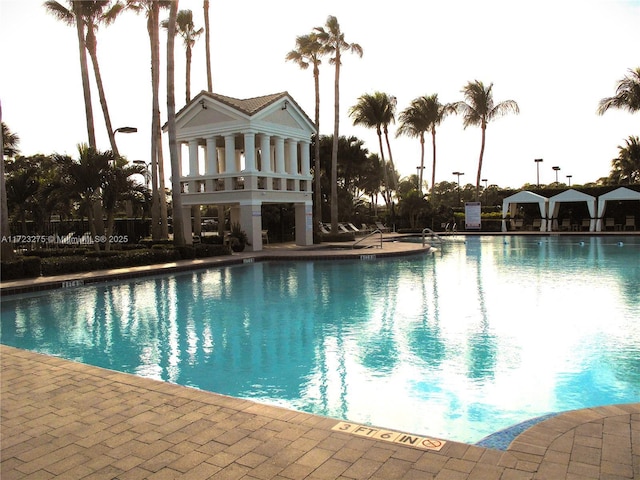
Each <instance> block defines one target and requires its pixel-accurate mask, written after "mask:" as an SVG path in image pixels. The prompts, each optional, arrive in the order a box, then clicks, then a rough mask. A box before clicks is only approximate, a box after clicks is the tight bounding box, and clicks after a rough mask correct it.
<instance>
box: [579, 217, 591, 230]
mask: <svg viewBox="0 0 640 480" xmlns="http://www.w3.org/2000/svg"><path fill="white" fill-rule="evenodd" d="M580 228H581V229H582V230H583V231H587V230H591V219H590V218H583V219H582V225H581V226H580Z"/></svg>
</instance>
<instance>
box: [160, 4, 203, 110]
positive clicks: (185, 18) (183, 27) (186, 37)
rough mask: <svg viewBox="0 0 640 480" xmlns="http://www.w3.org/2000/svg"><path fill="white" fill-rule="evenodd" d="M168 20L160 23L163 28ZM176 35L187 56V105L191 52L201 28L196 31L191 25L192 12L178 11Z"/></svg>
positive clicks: (186, 101) (200, 33)
mask: <svg viewBox="0 0 640 480" xmlns="http://www.w3.org/2000/svg"><path fill="white" fill-rule="evenodd" d="M167 22H168V20H163V21H162V26H163V27H164V28H167V27H168V24H167ZM175 28H176V33H177V34H178V35H180V36H181V37H182V40H183V42H184V48H185V51H186V56H187V68H186V87H185V96H186V100H185V103H189V100H191V50H192V48H193V46H194V45H195V44H196V40H197V39H198V37H199V36H200V35H202V32H203V30H204V29H203V28H199V29H198V30H196V27H195V25H194V23H193V12H192V11H191V10H180V11H179V12H178V17H177V20H176V26H175Z"/></svg>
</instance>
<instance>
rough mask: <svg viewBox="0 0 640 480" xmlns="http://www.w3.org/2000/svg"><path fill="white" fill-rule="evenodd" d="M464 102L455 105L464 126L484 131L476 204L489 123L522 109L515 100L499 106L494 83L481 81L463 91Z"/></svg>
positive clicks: (477, 178)
mask: <svg viewBox="0 0 640 480" xmlns="http://www.w3.org/2000/svg"><path fill="white" fill-rule="evenodd" d="M462 93H463V95H464V101H462V102H457V103H455V104H454V108H455V109H456V111H458V112H461V113H462V115H463V126H464V128H467V127H468V126H470V125H473V126H480V128H481V129H482V143H481V145H480V157H479V159H478V175H477V177H476V202H477V201H478V200H479V198H480V179H481V178H482V159H483V157H484V147H485V140H486V130H487V125H488V123H489V122H490V121H491V120H493V119H495V118H499V117H501V116H503V115H506V114H507V113H515V114H518V113H520V108H519V107H518V104H517V103H516V102H515V101H514V100H504V101H502V102H500V103H498V104H496V103H494V100H493V83H491V84H489V85H488V86H485V85H484V84H483V83H482V82H481V81H479V80H475V81H473V82H468V83H467V84H466V85H465V86H464V88H463V89H462Z"/></svg>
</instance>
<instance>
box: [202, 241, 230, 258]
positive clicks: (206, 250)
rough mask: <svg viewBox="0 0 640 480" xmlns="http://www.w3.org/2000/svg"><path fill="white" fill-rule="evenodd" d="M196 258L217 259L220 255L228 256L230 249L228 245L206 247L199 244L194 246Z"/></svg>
mask: <svg viewBox="0 0 640 480" xmlns="http://www.w3.org/2000/svg"><path fill="white" fill-rule="evenodd" d="M195 250H196V258H204V257H218V256H220V255H230V254H231V249H230V248H229V246H228V245H207V244H203V243H201V244H200V245H196V246H195Z"/></svg>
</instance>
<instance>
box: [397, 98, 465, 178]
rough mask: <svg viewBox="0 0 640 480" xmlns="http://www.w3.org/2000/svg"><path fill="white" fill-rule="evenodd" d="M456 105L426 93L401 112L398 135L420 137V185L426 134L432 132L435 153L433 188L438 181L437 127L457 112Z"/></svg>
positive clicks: (432, 176)
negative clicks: (442, 101) (444, 102)
mask: <svg viewBox="0 0 640 480" xmlns="http://www.w3.org/2000/svg"><path fill="white" fill-rule="evenodd" d="M455 112H456V109H455V106H454V105H452V104H450V103H447V104H444V105H443V104H442V103H440V101H439V100H438V94H437V93H434V94H433V95H428V96H427V95H425V96H422V97H418V98H416V99H414V100H412V101H411V105H410V106H409V107H407V108H406V109H405V110H404V111H403V112H402V113H401V114H400V127H399V128H398V132H397V135H407V136H409V137H414V138H415V137H417V138H419V139H420V147H421V155H420V180H419V182H420V185H423V183H422V182H423V172H424V134H425V133H426V132H427V131H430V132H431V149H432V153H433V164H432V170H431V189H433V186H434V185H435V183H436V127H437V126H439V125H440V124H441V123H442V121H443V120H444V119H445V117H446V116H447V115H449V114H451V113H455Z"/></svg>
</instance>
